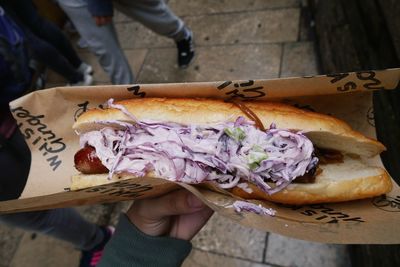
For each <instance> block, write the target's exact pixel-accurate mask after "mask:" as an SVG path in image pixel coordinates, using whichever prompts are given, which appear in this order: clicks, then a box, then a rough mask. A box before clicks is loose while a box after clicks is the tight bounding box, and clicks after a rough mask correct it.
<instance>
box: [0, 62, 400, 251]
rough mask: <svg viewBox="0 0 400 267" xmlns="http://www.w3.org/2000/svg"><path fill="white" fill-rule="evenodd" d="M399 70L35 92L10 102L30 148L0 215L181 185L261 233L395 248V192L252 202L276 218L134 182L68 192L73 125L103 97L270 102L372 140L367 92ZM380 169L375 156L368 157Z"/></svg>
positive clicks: (208, 196)
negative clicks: (341, 124) (17, 186)
mask: <svg viewBox="0 0 400 267" xmlns="http://www.w3.org/2000/svg"><path fill="white" fill-rule="evenodd" d="M399 80H400V69H388V70H382V71H365V72H356V73H340V74H334V75H325V76H315V77H301V78H286V79H272V80H248V81H222V82H207V83H182V84H141V85H126V86H125V85H119V86H93V87H59V88H52V89H47V90H42V91H37V92H34V93H31V94H29V95H26V96H24V97H22V98H20V99H17V100H15V101H13V102H12V103H11V104H10V108H11V111H12V113H13V115H14V117H15V118H16V119H17V121H18V125H19V128H20V130H21V132H22V133H23V135H24V136H25V138H26V141H27V143H28V145H29V147H30V149H31V151H32V164H31V170H30V175H29V177H28V180H27V183H26V186H25V188H24V190H23V193H22V195H21V196H20V198H19V199H17V200H10V201H2V202H0V213H9V212H18V211H30V210H40V209H50V208H57V207H70V206H77V205H86V204H95V203H104V202H115V201H122V200H131V199H140V198H148V197H154V196H157V195H160V194H164V193H166V192H169V191H171V190H175V189H176V188H178V187H179V186H182V187H185V188H187V189H188V190H190V191H192V192H193V193H194V194H196V195H197V196H198V197H199V198H200V199H202V200H203V201H204V202H205V203H206V204H207V205H209V206H210V207H211V208H212V209H214V210H215V211H216V212H217V213H219V214H221V215H223V216H226V217H227V218H230V219H232V220H234V221H236V222H238V223H240V224H242V225H245V226H248V227H253V228H257V229H260V230H263V231H269V232H275V233H278V234H282V235H286V236H290V237H294V238H299V239H304V240H310V241H318V242H326V243H364V244H372V243H375V244H394V243H400V231H397V226H398V223H399V222H400V190H399V187H398V185H397V184H396V183H394V187H393V190H392V192H390V193H389V194H387V195H386V196H379V197H376V198H373V199H365V200H360V201H352V202H346V203H338V204H318V205H307V206H285V205H279V204H275V203H270V202H266V201H263V202H260V201H253V202H254V203H260V204H262V205H263V206H264V207H270V208H273V209H275V210H276V211H277V213H276V216H274V217H269V216H261V215H257V214H253V213H248V212H242V213H236V212H235V211H234V209H233V208H232V207H230V206H231V205H232V203H233V202H234V201H235V199H234V198H233V197H232V196H230V195H229V194H223V193H221V192H219V193H217V192H213V191H210V190H208V189H205V188H200V187H193V186H190V185H184V184H183V185H182V184H175V183H171V182H168V181H165V180H162V179H156V178H137V179H130V180H124V181H119V182H116V183H110V184H106V185H99V186H93V187H90V188H86V189H82V190H78V191H69V187H70V181H71V180H70V179H71V176H72V175H73V174H76V173H77V171H76V170H75V168H74V167H73V166H74V163H73V157H74V154H75V152H76V151H77V150H78V149H79V141H78V136H77V135H76V134H75V133H74V132H73V130H72V128H71V127H72V124H73V123H74V121H75V120H76V118H77V117H79V115H80V114H82V113H83V112H84V111H85V110H87V109H89V108H95V107H99V106H101V105H102V104H103V103H104V102H105V101H107V100H108V99H109V98H114V99H116V100H121V99H128V98H133V97H208V98H224V99H230V98H235V99H238V100H270V101H280V102H284V103H287V104H291V105H294V106H296V107H298V108H302V109H308V110H312V111H317V112H321V113H325V114H329V115H333V116H335V117H338V118H340V119H343V120H345V121H346V122H348V123H349V124H350V125H351V126H352V127H353V128H354V129H356V130H358V131H360V132H362V133H364V134H365V135H367V136H370V137H375V128H374V119H373V110H372V97H371V91H372V90H388V89H395V88H396V87H398V85H399ZM371 162H373V163H375V164H376V165H381V166H382V163H381V161H380V158H379V157H375V158H373V159H371Z"/></svg>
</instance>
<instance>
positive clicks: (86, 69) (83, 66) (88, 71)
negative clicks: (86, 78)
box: [77, 62, 94, 76]
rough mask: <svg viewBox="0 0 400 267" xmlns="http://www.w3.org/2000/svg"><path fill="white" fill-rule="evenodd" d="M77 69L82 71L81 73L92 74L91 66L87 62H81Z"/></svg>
mask: <svg viewBox="0 0 400 267" xmlns="http://www.w3.org/2000/svg"><path fill="white" fill-rule="evenodd" d="M77 71H79V72H80V73H82V74H83V75H92V76H93V73H94V71H93V68H92V66H90V65H89V64H87V63H85V62H82V63H81V65H79V67H78V68H77Z"/></svg>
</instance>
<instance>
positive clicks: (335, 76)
mask: <svg viewBox="0 0 400 267" xmlns="http://www.w3.org/2000/svg"><path fill="white" fill-rule="evenodd" d="M326 76H327V77H331V78H333V79H332V80H331V83H336V82H338V81H340V80H343V79H344V78H346V77H347V76H349V74H348V73H337V74H329V75H326Z"/></svg>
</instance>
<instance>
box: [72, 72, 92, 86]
mask: <svg viewBox="0 0 400 267" xmlns="http://www.w3.org/2000/svg"><path fill="white" fill-rule="evenodd" d="M92 84H93V76H92V75H90V74H86V75H83V80H82V81H79V82H76V83H69V84H68V86H89V85H92Z"/></svg>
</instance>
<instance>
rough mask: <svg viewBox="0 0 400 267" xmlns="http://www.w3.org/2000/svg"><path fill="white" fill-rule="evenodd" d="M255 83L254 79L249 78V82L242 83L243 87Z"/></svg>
mask: <svg viewBox="0 0 400 267" xmlns="http://www.w3.org/2000/svg"><path fill="white" fill-rule="evenodd" d="M253 84H254V80H249V81H248V82H244V83H241V84H240V86H241V87H246V86H252V85H253Z"/></svg>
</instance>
